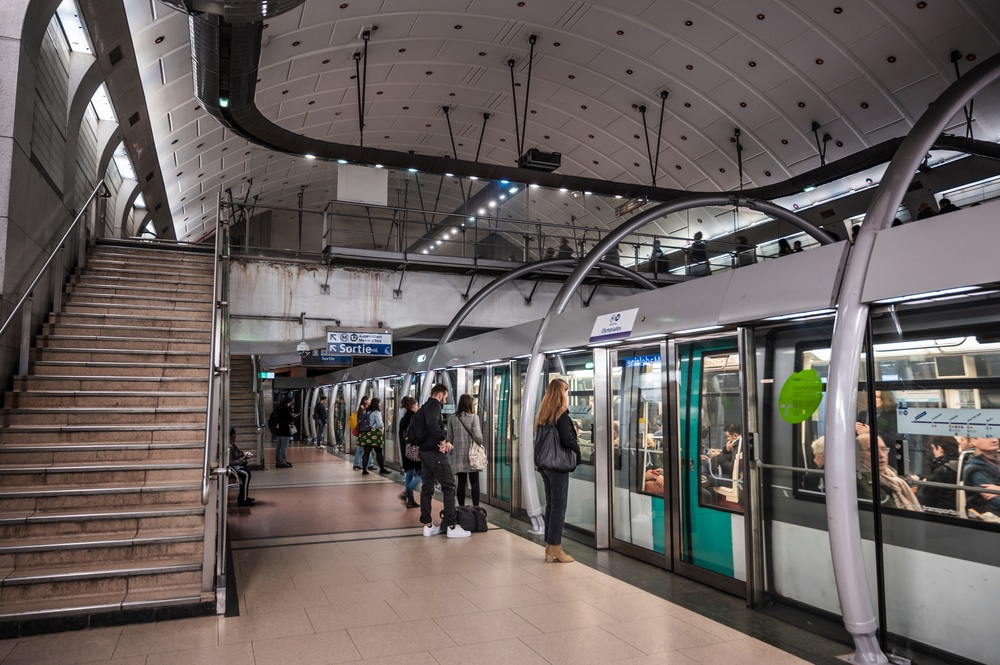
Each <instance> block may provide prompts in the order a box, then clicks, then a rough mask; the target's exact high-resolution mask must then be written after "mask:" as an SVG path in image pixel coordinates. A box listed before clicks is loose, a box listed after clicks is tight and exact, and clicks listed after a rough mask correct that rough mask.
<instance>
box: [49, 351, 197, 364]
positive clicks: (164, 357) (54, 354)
mask: <svg viewBox="0 0 1000 665" xmlns="http://www.w3.org/2000/svg"><path fill="white" fill-rule="evenodd" d="M123 359H128V360H130V361H135V362H143V363H161V364H164V363H168V364H175V363H182V364H189V365H197V364H198V363H202V366H203V367H208V353H207V352H201V353H199V352H192V351H160V350H156V349H127V350H111V349H94V348H61V347H54V348H53V347H43V348H37V347H36V348H34V349H31V360H35V361H47V360H52V361H56V362H59V361H63V362H70V361H72V362H74V363H81V362H119V361H122V360H123Z"/></svg>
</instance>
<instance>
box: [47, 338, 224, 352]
mask: <svg viewBox="0 0 1000 665" xmlns="http://www.w3.org/2000/svg"><path fill="white" fill-rule="evenodd" d="M35 345H36V347H41V348H46V349H94V350H97V349H99V350H107V349H111V348H114V349H119V350H133V349H135V350H146V351H173V352H178V351H183V352H187V353H203V354H205V356H206V357H207V355H208V353H209V350H210V348H211V342H210V341H209V340H207V339H206V340H204V341H200V340H174V339H170V338H165V337H122V336H114V335H58V334H57V335H39V336H38V339H36V340H35Z"/></svg>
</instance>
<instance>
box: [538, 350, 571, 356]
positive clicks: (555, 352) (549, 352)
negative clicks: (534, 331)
mask: <svg viewBox="0 0 1000 665" xmlns="http://www.w3.org/2000/svg"><path fill="white" fill-rule="evenodd" d="M570 350H571V349H552V350H551V351H542V353H544V354H545V355H547V356H553V355H555V354H557V353H566V352H567V351H570Z"/></svg>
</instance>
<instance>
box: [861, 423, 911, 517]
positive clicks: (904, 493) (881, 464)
mask: <svg viewBox="0 0 1000 665" xmlns="http://www.w3.org/2000/svg"><path fill="white" fill-rule="evenodd" d="M876 441H877V442H878V484H879V494H880V500H881V502H882V505H884V506H886V507H888V508H901V509H904V510H918V511H919V510H922V509H921V507H920V502H919V501H917V495H916V494H914V493H913V490H912V489H911V488H910V485H909V484H908V483H907V482H906V480H905V479H903V478H901V477H900V476H899V475H897V474H896V471H895V469H893V468H892V467H891V466H889V447H888V446H886V445H885V442H884V441H882V437H877V438H876ZM856 442H857V444H858V459H859V460H860V462H861V468H860V470H859V471H858V498H859V499H868V500H869V501H871V500H873V497H874V490H873V488H872V474H873V472H874V467H873V465H872V457H871V434H867V433H865V434H861V435H859V436H858V438H857V439H856Z"/></svg>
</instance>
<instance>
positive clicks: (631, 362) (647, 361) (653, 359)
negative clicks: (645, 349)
mask: <svg viewBox="0 0 1000 665" xmlns="http://www.w3.org/2000/svg"><path fill="white" fill-rule="evenodd" d="M659 364H660V354H658V353H657V354H656V355H655V356H633V357H631V358H623V359H622V365H623V366H625V367H645V366H647V365H659Z"/></svg>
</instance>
